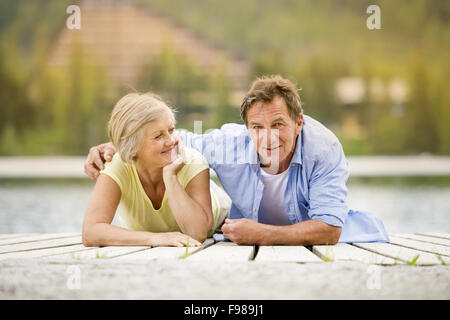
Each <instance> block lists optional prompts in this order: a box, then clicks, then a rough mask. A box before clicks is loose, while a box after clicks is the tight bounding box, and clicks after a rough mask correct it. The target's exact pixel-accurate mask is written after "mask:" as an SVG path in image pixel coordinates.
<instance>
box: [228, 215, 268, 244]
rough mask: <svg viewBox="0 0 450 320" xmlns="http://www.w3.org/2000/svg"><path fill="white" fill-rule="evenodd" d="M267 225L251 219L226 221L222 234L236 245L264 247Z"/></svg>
mask: <svg viewBox="0 0 450 320" xmlns="http://www.w3.org/2000/svg"><path fill="white" fill-rule="evenodd" d="M264 230H265V225H264V224H262V223H259V222H256V221H253V220H250V219H246V218H243V219H225V224H224V225H223V226H222V232H223V235H224V237H225V238H228V239H230V240H231V241H233V242H234V243H236V244H259V245H264V233H265V231H264Z"/></svg>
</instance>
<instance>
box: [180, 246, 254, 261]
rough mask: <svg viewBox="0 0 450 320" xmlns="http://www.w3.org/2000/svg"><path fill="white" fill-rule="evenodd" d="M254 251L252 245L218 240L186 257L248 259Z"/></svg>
mask: <svg viewBox="0 0 450 320" xmlns="http://www.w3.org/2000/svg"><path fill="white" fill-rule="evenodd" d="M254 253H255V247H254V246H239V245H237V244H235V243H233V242H218V243H216V244H214V245H212V246H209V247H207V248H206V249H204V250H201V251H199V252H198V253H195V254H193V255H192V256H189V257H188V258H186V260H189V261H226V262H239V261H249V260H251V259H252V258H253V256H254Z"/></svg>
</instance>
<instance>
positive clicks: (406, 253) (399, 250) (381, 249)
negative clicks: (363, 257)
mask: <svg viewBox="0 0 450 320" xmlns="http://www.w3.org/2000/svg"><path fill="white" fill-rule="evenodd" d="M353 245H354V246H356V247H359V248H362V249H366V250H369V251H372V252H376V253H378V254H381V255H384V256H387V257H390V258H392V259H397V260H401V261H403V262H406V263H411V262H413V260H414V259H415V258H416V257H418V258H417V260H416V262H415V265H437V264H442V263H443V262H444V263H445V264H448V263H450V259H449V258H448V257H438V256H437V255H435V254H432V253H428V252H423V251H419V250H415V249H410V248H406V247H402V246H398V245H395V244H390V243H386V242H367V243H364V242H358V243H353Z"/></svg>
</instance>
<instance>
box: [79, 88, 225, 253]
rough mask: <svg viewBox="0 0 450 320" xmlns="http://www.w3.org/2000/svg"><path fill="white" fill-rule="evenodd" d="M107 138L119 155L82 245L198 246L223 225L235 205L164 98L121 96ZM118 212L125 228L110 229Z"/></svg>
mask: <svg viewBox="0 0 450 320" xmlns="http://www.w3.org/2000/svg"><path fill="white" fill-rule="evenodd" d="M108 133H109V137H110V139H111V141H112V143H113V144H114V146H115V148H116V150H117V153H116V154H115V155H114V157H113V160H112V161H111V162H110V163H107V164H106V165H105V168H104V169H103V170H102V171H101V172H100V176H99V177H98V179H97V182H96V184H95V188H94V191H93V193H92V195H91V198H90V200H89V204H88V206H87V209H86V214H85V218H84V222H83V232H82V239H83V244H84V245H85V246H121V245H123V246H133V245H138V246H147V245H148V246H185V245H186V244H187V243H188V241H189V245H191V246H198V245H200V244H201V242H203V241H204V240H205V239H206V237H207V236H210V235H212V233H213V232H214V231H215V230H216V229H218V228H219V227H220V225H221V224H222V222H223V220H224V219H225V217H226V215H227V211H228V210H229V202H230V200H229V198H228V199H226V198H227V195H226V194H225V193H224V192H223V190H221V189H220V188H219V187H218V186H217V185H215V184H214V182H212V181H210V177H209V167H208V163H207V162H206V160H205V159H204V157H203V156H202V155H201V154H200V153H199V152H198V151H196V150H194V149H190V148H182V146H181V144H180V142H179V138H178V136H177V133H176V131H175V117H174V114H173V111H172V110H171V109H170V108H169V107H168V106H167V105H166V104H165V103H164V102H163V101H162V100H161V99H160V98H159V97H157V96H155V95H152V94H148V93H147V94H138V93H131V94H128V95H126V96H125V97H123V98H122V99H120V101H119V102H118V103H117V104H116V106H115V108H114V110H113V112H112V115H111V119H110V122H109V126H108ZM224 197H225V201H222V200H224ZM220 198H221V199H220ZM227 207H228V208H227ZM116 211H117V212H118V214H119V221H120V224H121V226H115V225H112V224H111V222H112V220H113V218H114V215H115V213H116Z"/></svg>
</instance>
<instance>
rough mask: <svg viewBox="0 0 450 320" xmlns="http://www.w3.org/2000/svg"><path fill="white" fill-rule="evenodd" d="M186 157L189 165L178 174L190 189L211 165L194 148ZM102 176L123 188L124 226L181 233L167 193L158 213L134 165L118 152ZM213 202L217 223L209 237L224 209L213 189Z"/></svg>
mask: <svg viewBox="0 0 450 320" xmlns="http://www.w3.org/2000/svg"><path fill="white" fill-rule="evenodd" d="M185 155H186V164H185V165H184V166H183V168H181V170H180V171H179V172H178V173H177V179H178V181H179V182H180V185H181V186H182V187H183V188H186V186H187V184H188V183H189V181H191V179H192V178H194V177H195V176H196V175H197V174H199V173H200V172H201V171H203V170H205V169H209V166H208V162H207V161H206V159H205V158H204V157H203V155H202V154H201V153H200V152H198V151H196V150H194V149H192V148H185ZM100 173H103V174H106V175H108V176H109V177H111V178H112V179H113V180H114V181H115V182H116V183H117V185H118V186H119V188H120V191H121V193H122V196H121V198H120V203H119V206H118V208H117V212H116V213H118V214H119V222H120V225H121V226H122V227H124V228H127V229H132V230H137V231H149V232H172V231H179V232H181V229H180V227H179V226H178V224H177V222H176V220H175V217H174V216H173V214H172V210H171V209H170V206H169V202H168V199H167V194H166V193H165V194H164V198H163V200H162V203H161V207H160V208H159V209H157V210H156V209H155V208H153V204H152V202H151V200H150V199H149V198H148V196H147V194H146V193H145V191H144V187H143V186H142V184H141V181H140V179H139V176H138V173H137V170H136V166H135V165H134V164H131V165H130V164H127V163H126V162H124V161H123V160H122V159H121V158H120V155H119V154H118V153H116V154H115V155H114V157H113V159H112V160H111V162H107V163H106V164H105V168H104V169H103V170H102V171H100ZM211 203H212V211H213V215H214V223H213V227H212V229H211V230H210V232H209V233H208V237H210V236H212V234H213V233H214V230H215V229H216V226H217V219H218V217H219V210H220V207H219V202H218V199H217V196H216V195H215V193H214V192H213V190H211Z"/></svg>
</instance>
